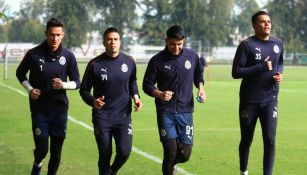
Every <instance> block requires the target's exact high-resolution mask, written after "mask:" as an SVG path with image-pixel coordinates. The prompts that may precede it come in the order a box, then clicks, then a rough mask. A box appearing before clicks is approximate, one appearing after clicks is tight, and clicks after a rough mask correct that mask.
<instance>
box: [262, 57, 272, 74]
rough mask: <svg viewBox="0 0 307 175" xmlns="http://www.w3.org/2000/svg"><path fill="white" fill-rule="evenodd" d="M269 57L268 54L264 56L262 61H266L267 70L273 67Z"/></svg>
mask: <svg viewBox="0 0 307 175" xmlns="http://www.w3.org/2000/svg"><path fill="white" fill-rule="evenodd" d="M269 59H270V56H267V57H266V58H265V60H264V62H266V65H267V68H268V70H269V71H271V70H272V69H273V67H272V61H270V60H269Z"/></svg>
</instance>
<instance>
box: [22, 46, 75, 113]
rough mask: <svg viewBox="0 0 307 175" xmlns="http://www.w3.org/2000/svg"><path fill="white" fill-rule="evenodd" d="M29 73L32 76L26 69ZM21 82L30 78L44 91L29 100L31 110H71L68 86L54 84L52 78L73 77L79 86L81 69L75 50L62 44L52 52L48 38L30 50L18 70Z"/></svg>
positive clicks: (34, 84)
mask: <svg viewBox="0 0 307 175" xmlns="http://www.w3.org/2000/svg"><path fill="white" fill-rule="evenodd" d="M28 71H30V73H29V80H28V78H27V72H28ZM16 76H17V78H18V80H19V82H20V83H22V82H23V81H25V80H27V81H29V83H30V85H31V86H32V87H33V88H37V89H39V90H40V91H41V95H40V96H39V98H38V99H37V100H32V99H31V98H29V100H30V109H31V112H37V113H45V112H55V111H59V112H61V111H67V110H68V98H67V95H66V90H64V89H61V90H55V89H53V88H52V84H53V79H54V78H60V79H61V80H62V81H63V82H66V81H67V76H68V77H69V80H70V81H74V82H75V83H76V85H77V88H79V86H80V76H79V70H78V66H77V62H76V58H75V56H74V54H73V53H72V52H70V51H69V50H67V49H65V48H64V47H62V45H60V46H59V48H58V49H57V50H56V51H55V52H52V51H51V50H50V49H49V47H48V44H47V42H46V41H45V42H43V43H42V44H41V45H39V46H37V47H35V48H33V49H31V50H29V51H28V52H27V53H26V55H25V57H24V58H23V60H22V61H21V63H20V65H19V66H18V68H17V70H16Z"/></svg>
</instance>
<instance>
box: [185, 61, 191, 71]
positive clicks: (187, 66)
mask: <svg viewBox="0 0 307 175" xmlns="http://www.w3.org/2000/svg"><path fill="white" fill-rule="evenodd" d="M184 67H185V68H186V69H191V67H192V65H191V62H190V61H189V60H186V61H185V62H184Z"/></svg>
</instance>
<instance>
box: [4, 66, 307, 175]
mask: <svg viewBox="0 0 307 175" xmlns="http://www.w3.org/2000/svg"><path fill="white" fill-rule="evenodd" d="M16 67H17V65H16V64H12V65H9V68H8V70H9V72H8V79H7V80H2V79H1V80H0V84H1V85H0V86H1V88H0V106H1V107H0V175H19V174H30V170H31V167H32V162H33V153H32V152H33V147H34V143H33V139H32V133H31V119H30V112H29V104H28V98H27V97H26V96H24V95H21V94H20V93H18V92H16V91H14V90H12V89H10V88H8V86H9V87H13V88H15V89H19V90H21V92H22V93H25V90H24V89H23V88H22V87H21V85H20V84H19V83H18V81H17V79H16V78H15V70H16ZM79 67H80V74H81V77H82V76H83V72H84V69H85V64H79ZM145 68H146V65H138V75H137V76H138V83H139V88H140V92H141V99H142V102H143V109H142V111H140V112H133V114H132V115H133V134H134V138H133V139H134V140H133V146H134V147H135V148H137V149H139V150H141V151H143V152H145V153H148V154H150V155H153V156H155V157H157V158H159V159H162V155H163V153H162V146H161V143H160V141H159V139H158V131H157V126H156V114H155V107H154V99H153V98H150V97H148V96H147V95H145V94H144V93H143V92H142V90H141V82H142V78H143V75H144V71H145ZM230 70H231V66H229V65H228V66H214V65H213V66H210V67H209V68H208V69H207V71H208V72H207V73H206V77H207V79H208V80H209V81H207V82H206V86H205V90H206V93H207V102H206V103H205V104H199V103H197V102H196V100H195V113H194V124H195V126H194V139H195V140H194V147H193V151H192V156H191V159H190V161H189V162H187V163H185V164H179V167H180V168H183V169H184V170H185V171H187V172H189V173H191V174H198V175H215V174H227V175H237V174H238V172H239V168H238V167H239V159H238V143H239V139H240V132H239V123H238V94H239V84H240V80H233V79H232V78H231V76H230ZM306 74H307V67H285V71H284V82H283V83H282V84H281V89H280V96H279V116H278V128H277V138H276V161H275V168H274V174H275V175H291V174H305V173H306V162H307V157H306V155H307V147H306V143H307V142H306V141H307V132H306V130H307V129H306V123H307V118H306V112H307V108H306V107H307V103H306V98H307V88H306V87H307V76H305V75H306ZM2 77H3V64H0V78H2ZM195 92H196V91H195ZM194 94H195V93H194ZM68 95H69V100H70V109H69V115H70V116H72V117H74V118H75V119H77V120H79V121H82V122H84V123H85V124H87V125H90V126H92V123H91V109H90V107H89V106H87V105H86V104H85V103H84V102H83V101H82V100H81V97H80V96H79V93H78V91H69V92H68ZM113 152H114V154H115V149H114V150H113ZM262 154H263V147H262V138H261V129H260V125H259V121H258V123H257V128H256V131H255V137H254V142H253V144H252V147H251V150H250V159H249V172H250V174H262ZM48 159H49V155H48V156H47V158H46V159H45V160H44V161H43V169H42V174H46V170H47V164H48ZM97 160H98V151H97V146H96V143H95V139H94V135H93V133H92V131H91V130H89V129H87V128H84V127H82V126H80V125H78V124H76V123H74V122H72V121H71V120H69V122H68V132H67V138H66V140H65V143H64V147H63V153H62V161H61V165H60V168H59V171H58V174H59V175H72V174H74V175H85V174H86V175H91V174H93V175H94V174H98V167H97ZM119 174H121V175H131V174H134V175H144V174H146V175H157V174H162V173H161V164H160V163H157V162H155V161H153V160H151V159H148V158H147V157H144V156H142V155H140V154H138V153H136V152H134V151H133V152H132V154H131V156H130V158H129V160H128V162H127V163H126V164H125V165H124V167H123V168H122V169H121V170H120V172H119Z"/></svg>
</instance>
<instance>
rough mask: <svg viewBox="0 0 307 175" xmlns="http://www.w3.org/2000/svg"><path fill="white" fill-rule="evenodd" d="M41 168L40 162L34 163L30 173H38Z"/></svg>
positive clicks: (35, 174)
mask: <svg viewBox="0 0 307 175" xmlns="http://www.w3.org/2000/svg"><path fill="white" fill-rule="evenodd" d="M41 169H42V162H41V163H39V164H36V163H34V164H33V167H32V171H31V175H40V172H41Z"/></svg>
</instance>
